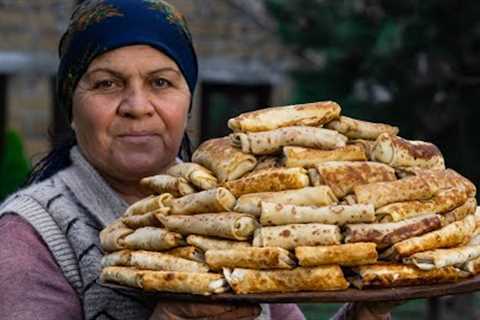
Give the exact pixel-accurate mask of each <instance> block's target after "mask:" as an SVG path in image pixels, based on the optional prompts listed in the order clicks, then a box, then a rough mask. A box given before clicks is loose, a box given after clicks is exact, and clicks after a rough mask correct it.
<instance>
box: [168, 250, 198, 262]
mask: <svg viewBox="0 0 480 320" xmlns="http://www.w3.org/2000/svg"><path fill="white" fill-rule="evenodd" d="M165 253H166V254H169V255H171V256H174V257H179V258H183V259H187V260H192V261H197V262H205V256H204V254H203V251H202V250H200V249H198V248H197V247H194V246H186V247H178V248H174V249H170V250H168V251H165Z"/></svg>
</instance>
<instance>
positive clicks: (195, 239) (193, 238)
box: [187, 234, 252, 252]
mask: <svg viewBox="0 0 480 320" xmlns="http://www.w3.org/2000/svg"><path fill="white" fill-rule="evenodd" d="M187 243H188V244H189V245H192V246H195V247H197V248H200V249H202V250H203V251H205V252H206V251H208V250H229V249H237V248H239V249H240V248H245V247H251V246H252V245H251V244H250V242H247V241H232V240H224V239H217V238H208V237H202V236H198V235H195V234H191V235H189V236H188V237H187Z"/></svg>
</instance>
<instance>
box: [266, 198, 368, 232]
mask: <svg viewBox="0 0 480 320" xmlns="http://www.w3.org/2000/svg"><path fill="white" fill-rule="evenodd" d="M261 207H262V214H261V216H260V223H261V224H262V225H264V226H269V225H285V224H295V223H324V224H337V225H344V224H346V223H359V222H374V221H375V209H374V208H373V206H372V205H369V204H356V205H351V206H349V205H333V206H326V207H312V206H296V205H290V204H282V203H273V202H263V201H262V204H261Z"/></svg>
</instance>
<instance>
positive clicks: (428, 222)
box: [344, 213, 442, 248]
mask: <svg viewBox="0 0 480 320" xmlns="http://www.w3.org/2000/svg"><path fill="white" fill-rule="evenodd" d="M441 227H442V220H441V217H440V216H439V215H436V214H433V213H430V214H426V215H422V216H417V217H414V218H410V219H406V220H403V221H399V222H391V223H359V224H349V225H347V226H346V228H345V233H344V234H345V242H346V243H352V242H374V243H376V244H377V245H378V247H379V248H385V247H388V246H390V245H392V244H394V243H397V242H400V241H402V240H405V239H408V238H411V237H415V236H419V235H422V234H425V233H427V232H430V231H433V230H437V229H440V228H441Z"/></svg>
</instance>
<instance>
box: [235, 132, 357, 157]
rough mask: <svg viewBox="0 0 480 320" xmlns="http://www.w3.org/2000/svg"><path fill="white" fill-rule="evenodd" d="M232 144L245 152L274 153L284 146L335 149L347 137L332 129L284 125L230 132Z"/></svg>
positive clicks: (342, 144) (341, 145)
mask: <svg viewBox="0 0 480 320" xmlns="http://www.w3.org/2000/svg"><path fill="white" fill-rule="evenodd" d="M230 138H231V139H232V144H233V145H234V146H235V147H237V148H240V149H241V150H242V151H243V152H245V153H252V154H255V155H267V154H275V153H278V152H280V151H281V149H282V147H284V146H298V147H310V148H318V149H327V150H331V149H335V148H341V147H344V146H345V145H346V143H347V140H348V139H347V138H346V137H345V136H344V135H342V134H340V133H338V132H336V131H334V130H328V129H323V128H315V127H300V126H293V127H285V128H279V129H275V130H271V131H264V132H254V133H232V134H231V135H230Z"/></svg>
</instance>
